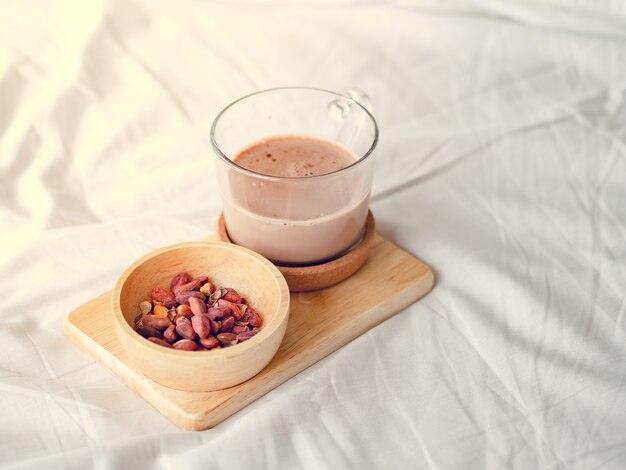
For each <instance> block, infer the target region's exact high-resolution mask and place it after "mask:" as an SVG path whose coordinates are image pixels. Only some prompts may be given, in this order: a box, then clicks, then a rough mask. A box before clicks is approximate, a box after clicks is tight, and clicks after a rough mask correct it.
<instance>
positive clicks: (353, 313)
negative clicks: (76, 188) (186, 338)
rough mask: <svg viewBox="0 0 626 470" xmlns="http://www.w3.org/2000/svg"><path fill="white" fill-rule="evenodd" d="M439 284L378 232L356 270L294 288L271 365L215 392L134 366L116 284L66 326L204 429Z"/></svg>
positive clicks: (162, 406)
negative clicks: (123, 337)
mask: <svg viewBox="0 0 626 470" xmlns="http://www.w3.org/2000/svg"><path fill="white" fill-rule="evenodd" d="M433 284H434V277H433V273H432V271H431V270H430V269H429V268H428V266H426V265H425V264H423V263H422V262H421V261H419V260H418V259H417V258H415V257H413V256H411V255H410V254H409V253H407V252H406V251H403V250H401V249H400V248H398V247H397V246H396V245H394V244H392V243H391V242H389V241H387V240H385V239H384V238H382V237H380V236H379V235H376V238H375V239H374V242H373V244H372V249H371V252H370V256H369V258H368V260H367V262H366V263H365V265H363V267H362V268H361V269H360V270H359V271H357V272H356V273H355V274H354V275H353V276H352V277H350V278H348V279H346V280H345V281H343V282H341V283H340V284H337V285H335V286H332V287H329V288H327V289H324V290H320V291H314V292H307V293H294V294H292V295H291V311H290V315H289V324H288V326H287V332H286V334H285V338H284V339H283V342H282V344H281V346H280V348H279V349H278V352H277V353H276V356H274V359H272V361H271V362H270V363H269V365H268V366H267V367H266V368H265V369H263V370H262V371H261V372H260V373H259V374H258V375H256V376H255V377H253V378H251V379H250V380H248V381H247V382H244V383H242V384H240V385H237V386H235V387H231V388H228V389H225V390H220V391H216V392H183V391H179V390H173V389H170V388H167V387H164V386H162V385H159V384H157V383H155V382H153V381H151V380H150V379H148V378H146V377H145V376H143V375H141V374H140V373H139V372H137V371H136V370H134V369H133V368H132V366H131V365H130V363H129V361H128V357H127V356H126V355H125V353H124V352H123V351H122V347H121V345H120V343H119V341H118V339H117V337H116V335H115V330H114V328H113V321H112V314H111V292H110V291H109V292H106V293H104V294H102V295H100V296H98V297H96V298H94V299H92V300H90V301H89V302H87V303H86V304H83V305H81V306H80V307H78V308H77V309H76V310H74V311H73V312H71V313H70V314H69V315H68V316H67V317H66V319H65V324H64V330H65V333H66V334H67V335H68V336H69V337H70V339H71V340H72V341H74V342H75V343H76V344H77V345H78V346H80V347H81V348H83V349H84V350H86V351H87V352H88V353H90V354H91V355H93V356H94V358H95V359H96V360H97V361H98V362H100V363H101V364H102V365H104V366H105V367H107V368H109V369H111V370H112V371H113V372H114V373H115V374H116V375H118V376H119V377H120V378H121V379H122V380H123V381H124V382H126V383H127V384H128V386H129V387H130V388H132V389H133V390H135V391H136V392H137V393H139V395H141V396H142V397H143V398H144V399H145V400H146V401H147V402H148V403H150V404H151V405H152V406H154V407H155V408H156V409H157V410H159V411H160V412H161V413H163V414H164V415H165V416H167V417H168V418H170V419H171V420H172V421H174V422H175V423H176V424H177V425H179V426H180V427H182V428H184V429H189V430H195V431H200V430H203V429H207V428H210V427H213V426H215V425H216V424H218V423H220V422H221V421H223V420H225V419H226V418H228V417H229V416H231V415H233V414H234V413H236V412H237V411H239V410H240V409H242V408H244V407H245V406H246V405H248V404H250V403H252V402H253V401H254V400H256V399H257V398H259V397H262V396H263V395H265V394H266V393H267V392H269V391H270V390H272V389H274V388H275V387H277V386H279V385H280V384H282V383H283V382H285V381H287V380H289V379H290V378H291V377H293V376H294V375H296V374H297V373H299V372H301V371H303V370H304V369H306V368H307V367H309V366H310V365H312V364H315V363H316V362H317V361H319V360H320V359H322V358H324V357H326V356H327V355H329V354H330V353H332V352H333V351H336V350H337V349H339V348H340V347H342V346H343V345H345V344H347V343H349V342H350V341H352V340H353V339H354V338H356V337H358V336H360V335H362V334H363V333H365V332H366V331H367V330H369V329H370V328H372V327H374V326H376V325H377V324H379V323H381V322H382V321H384V320H386V319H387V318H389V317H391V316H392V315H394V314H396V313H397V312H399V311H400V310H402V309H404V308H405V307H407V306H409V305H411V304H412V303H413V302H415V301H416V300H418V299H419V298H421V297H422V296H424V295H425V294H427V293H428V292H429V291H430V290H431V289H432V287H433ZM191 354H192V353H191Z"/></svg>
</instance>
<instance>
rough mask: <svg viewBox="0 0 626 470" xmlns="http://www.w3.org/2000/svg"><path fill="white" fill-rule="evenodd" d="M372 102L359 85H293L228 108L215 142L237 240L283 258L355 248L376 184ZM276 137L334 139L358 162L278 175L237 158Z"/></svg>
mask: <svg viewBox="0 0 626 470" xmlns="http://www.w3.org/2000/svg"><path fill="white" fill-rule="evenodd" d="M368 108H369V109H368ZM370 109H371V108H370V106H369V99H368V98H367V96H366V95H365V94H364V93H363V92H360V91H358V90H348V91H347V92H345V94H339V93H334V92H331V91H326V90H321V89H316V88H305V87H288V88H273V89H270V90H265V91H260V92H257V93H253V94H251V95H248V96H245V97H243V98H240V99H239V100H237V101H235V102H233V103H231V104H230V105H228V106H227V107H226V108H225V109H224V110H222V111H221V112H220V113H219V115H218V116H217V117H216V118H215V120H214V121H213V126H212V127H211V143H212V145H213V149H214V151H215V153H216V155H217V158H216V162H217V163H216V166H217V176H218V181H219V185H220V192H221V196H222V203H223V210H224V219H225V222H226V228H227V231H228V235H229V237H230V238H231V240H232V241H233V242H235V243H237V244H238V245H242V246H245V247H247V248H250V249H251V250H253V251H256V252H257V253H259V254H261V255H263V256H265V257H266V258H268V259H270V260H271V261H273V262H275V263H277V264H282V265H310V264H315V263H320V262H324V261H327V260H329V259H333V258H335V257H337V256H340V255H341V254H343V253H344V252H346V251H348V250H349V249H351V247H353V246H354V245H355V244H356V243H357V242H358V241H359V240H360V238H361V237H362V235H363V231H364V228H365V221H366V218H367V211H368V204H369V195H370V191H371V187H372V173H373V160H374V159H373V152H374V149H375V147H376V143H377V141H378V126H377V124H376V121H375V119H374V117H373V116H372V114H371V111H370ZM277 136H309V137H316V138H321V139H325V140H330V141H332V142H334V143H337V144H340V145H341V146H343V147H344V148H347V149H348V150H350V151H351V152H352V153H353V154H354V155H355V157H356V158H355V162H354V163H353V164H351V165H349V166H347V167H345V168H343V169H340V170H337V171H335V172H333V173H328V174H325V175H319V176H310V177H277V176H268V175H263V174H260V173H256V172H254V171H251V170H247V169H245V168H243V167H241V166H239V165H237V163H236V162H234V161H233V159H234V158H235V157H236V156H237V155H238V154H239V153H240V152H241V151H242V150H244V149H245V148H247V147H249V146H250V145H252V144H254V143H257V142H259V141H262V140H264V139H267V138H269V137H277Z"/></svg>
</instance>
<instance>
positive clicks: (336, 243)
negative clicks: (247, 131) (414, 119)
mask: <svg viewBox="0 0 626 470" xmlns="http://www.w3.org/2000/svg"><path fill="white" fill-rule="evenodd" d="M232 160H233V161H234V162H235V163H236V164H237V165H239V166H241V167H243V168H246V169H247V170H250V171H253V172H255V173H260V174H263V175H268V176H275V177H282V178H295V179H298V180H307V179H310V180H317V178H315V177H318V176H321V175H326V174H329V173H333V172H335V171H338V170H341V169H343V168H346V167H348V166H350V165H352V164H353V163H356V161H357V160H358V157H357V156H356V155H355V154H354V153H353V152H351V151H350V150H348V149H347V148H345V147H343V146H341V145H339V144H336V143H334V142H331V141H329V140H324V139H320V138H314V137H308V136H277V137H271V138H267V139H265V140H262V141H260V142H257V143H255V144H253V145H251V146H249V147H247V148H245V149H244V150H242V151H240V152H239V153H238V154H237V155H235V157H234V158H233V159H232ZM288 181H289V180H281V179H280V178H279V179H278V180H267V181H262V182H254V183H253V185H254V188H253V190H251V189H250V188H248V189H246V188H240V191H241V192H240V194H241V195H242V197H241V199H242V200H246V204H247V206H246V207H245V208H244V207H241V206H240V205H237V204H235V203H233V202H232V201H230V200H229V199H228V198H224V216H225V218H226V223H227V228H228V231H229V235H230V237H231V239H232V240H233V241H234V242H235V243H238V244H240V245H243V246H246V247H248V248H250V249H252V250H254V251H256V252H258V253H260V254H262V255H263V256H265V257H266V258H269V259H270V260H272V261H276V262H279V263H294V264H306V263H314V262H318V261H321V260H324V259H327V258H330V257H333V256H335V255H337V254H339V253H341V252H343V251H345V250H347V249H348V248H350V247H351V246H352V245H353V244H354V243H355V242H356V241H358V239H359V237H360V236H361V234H362V231H363V227H364V224H365V218H366V217H367V209H368V199H369V194H366V195H364V197H359V198H355V197H354V194H352V193H351V190H350V187H346V188H345V189H344V190H343V191H342V192H341V194H342V197H341V199H342V200H339V199H338V198H337V196H336V194H337V187H336V184H337V183H336V181H334V180H331V179H329V180H328V185H329V190H328V191H324V190H323V187H322V189H321V190H320V186H319V184H320V182H319V181H318V182H317V183H316V186H315V191H314V192H313V187H312V188H311V191H308V190H307V188H306V183H305V181H302V183H303V184H302V185H300V186H298V188H297V189H294V185H293V184H289V183H288ZM332 185H334V186H332ZM330 187H333V188H334V191H330ZM247 191H250V195H251V197H246V196H245V194H246V193H247ZM330 194H333V196H332V197H330V196H329V195H330ZM252 195H254V196H252ZM291 207H294V208H297V210H298V213H297V214H296V213H292V212H291V211H290V208H291ZM290 213H291V214H292V215H293V219H291V218H288V217H285V216H284V214H290Z"/></svg>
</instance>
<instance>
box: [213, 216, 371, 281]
mask: <svg viewBox="0 0 626 470" xmlns="http://www.w3.org/2000/svg"><path fill="white" fill-rule="evenodd" d="M217 234H218V235H219V237H220V239H221V240H222V241H223V242H228V243H233V241H232V240H231V239H230V237H229V236H228V231H227V230H226V222H225V221H224V213H221V214H220V217H219V219H218V220H217ZM375 234H376V220H375V219H374V215H373V214H372V211H368V213H367V220H366V221H365V234H364V235H363V238H362V239H361V241H360V242H359V244H358V245H357V246H355V247H354V248H352V249H351V250H350V251H348V252H347V253H346V254H345V255H343V256H340V257H339V258H335V259H334V260H331V261H328V262H326V263H321V264H314V265H311V266H298V267H294V266H281V265H279V264H276V263H274V264H275V265H276V267H277V268H278V270H279V271H280V272H281V273H283V276H285V280H286V281H287V285H288V286H289V290H290V291H292V292H300V291H311V290H318V289H325V288H326V287H330V286H334V285H335V284H338V283H339V282H341V281H343V280H345V279H347V278H349V277H350V276H352V275H353V274H354V273H355V272H357V271H358V269H359V268H360V267H361V266H363V264H364V263H365V261H367V257H368V255H369V253H370V248H371V247H372V240H374V235H375Z"/></svg>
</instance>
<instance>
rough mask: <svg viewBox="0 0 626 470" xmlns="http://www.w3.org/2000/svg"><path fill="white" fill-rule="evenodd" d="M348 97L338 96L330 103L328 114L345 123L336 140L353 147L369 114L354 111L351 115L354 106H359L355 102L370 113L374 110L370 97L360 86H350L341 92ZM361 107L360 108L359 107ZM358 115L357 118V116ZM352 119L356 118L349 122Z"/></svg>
mask: <svg viewBox="0 0 626 470" xmlns="http://www.w3.org/2000/svg"><path fill="white" fill-rule="evenodd" d="M341 94H342V95H343V96H345V97H346V98H348V99H345V98H336V99H334V100H332V101H331V102H330V103H328V115H329V116H330V118H331V119H333V120H334V121H336V122H338V123H344V124H345V125H344V126H342V127H341V129H340V130H339V134H338V135H337V137H336V140H337V141H338V142H339V143H341V144H343V145H345V146H346V147H348V148H350V147H352V144H353V143H354V141H355V139H356V138H357V136H358V135H359V133H360V132H361V129H362V128H363V124H364V123H365V120H366V119H367V114H366V113H364V112H362V110H361V111H360V112H358V114H357V113H354V114H353V115H352V116H350V113H351V112H352V111H353V110H352V108H353V107H354V108H357V107H356V106H355V105H354V103H355V102H356V103H358V104H359V105H361V106H363V108H365V109H366V110H367V111H368V112H369V113H370V114H371V112H372V101H371V100H370V97H369V96H368V95H367V93H365V92H364V91H363V90H361V89H360V88H348V89H347V90H344V91H343V92H342V93H341ZM359 109H360V108H359ZM355 116H356V118H355ZM350 119H355V120H354V121H353V122H352V123H348V122H346V121H349V120H350Z"/></svg>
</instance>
